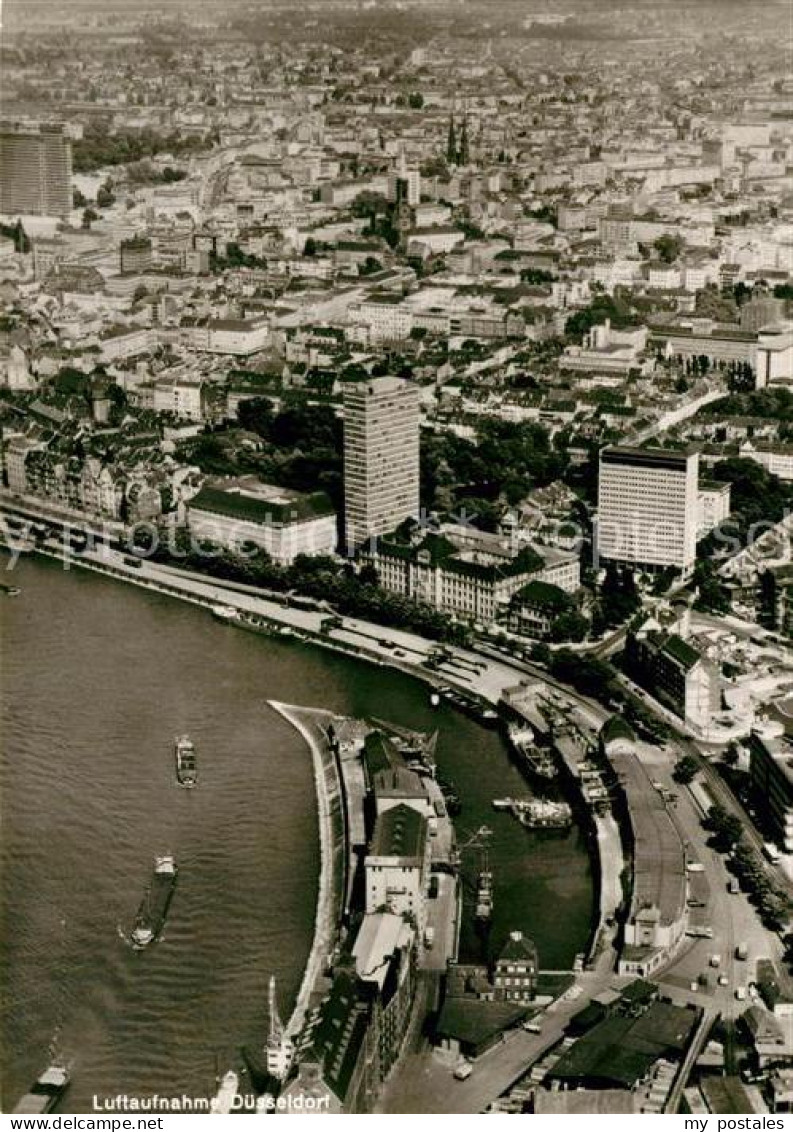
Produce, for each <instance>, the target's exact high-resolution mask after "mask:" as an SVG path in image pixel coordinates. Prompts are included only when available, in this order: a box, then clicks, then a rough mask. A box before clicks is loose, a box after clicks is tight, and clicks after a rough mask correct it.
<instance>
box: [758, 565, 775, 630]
mask: <svg viewBox="0 0 793 1132" xmlns="http://www.w3.org/2000/svg"><path fill="white" fill-rule="evenodd" d="M777 589H778V587H777V580H776V574H775V573H774V571H773V570H763V572H762V574H761V575H760V617H759V620H760V624H761V625H765V627H766V628H767V629H776V627H777V623H778V617H777V604H778V597H777Z"/></svg>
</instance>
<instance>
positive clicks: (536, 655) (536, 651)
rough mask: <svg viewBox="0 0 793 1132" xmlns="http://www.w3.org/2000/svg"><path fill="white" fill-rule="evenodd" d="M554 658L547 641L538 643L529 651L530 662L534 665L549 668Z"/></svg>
mask: <svg viewBox="0 0 793 1132" xmlns="http://www.w3.org/2000/svg"><path fill="white" fill-rule="evenodd" d="M552 656H553V654H552V652H551V650H550V648H549V647H548V645H546V643H545V641H536V642H535V644H533V645H532V646H531V648H530V649H529V660H530V661H532V663H533V664H542V665H545V666H547V665H549V664H550V663H551V659H552Z"/></svg>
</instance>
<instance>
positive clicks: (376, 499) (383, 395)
mask: <svg viewBox="0 0 793 1132" xmlns="http://www.w3.org/2000/svg"><path fill="white" fill-rule="evenodd" d="M344 506H345V537H346V543H347V547H348V549H353V548H354V547H357V546H360V545H361V543H363V542H365V541H366V540H367V539H369V538H371V537H372V536H375V535H381V534H384V533H385V532H387V531H392V530H393V529H394V528H395V527H397V526H398V525H399V524H400V523H401V522H402V521H403V520H404V519H407V518H409V517H410V516H414V515H418V512H419V391H418V388H417V387H416V386H415V385H411V384H410V383H409V382H407V381H403V380H401V379H400V378H396V377H377V378H371V379H369V380H366V381H360V382H355V383H351V384H349V385H348V386H347V387H346V388H345V391H344Z"/></svg>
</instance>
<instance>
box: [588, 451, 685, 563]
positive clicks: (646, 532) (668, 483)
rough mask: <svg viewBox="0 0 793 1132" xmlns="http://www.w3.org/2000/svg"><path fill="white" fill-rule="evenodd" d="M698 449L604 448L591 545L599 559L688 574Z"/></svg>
mask: <svg viewBox="0 0 793 1132" xmlns="http://www.w3.org/2000/svg"><path fill="white" fill-rule="evenodd" d="M698 480H699V453H698V452H697V451H696V450H694V449H686V450H685V451H676V450H674V449H668V448H627V447H626V448H619V447H616V448H604V449H603V451H602V452H601V453H600V476H599V480H598V519H597V538H596V546H597V553H598V558H599V559H600V560H601V561H602V562H616V563H619V564H621V565H625V566H630V567H635V568H637V569H641V570H661V569H663V568H664V567H667V566H671V567H674V568H675V569H677V570H679V571H680V572H681V573H683V574H688V573H689V572H690V571H691V569H692V568H693V565H694V559H695V557H696V552H697V502H698Z"/></svg>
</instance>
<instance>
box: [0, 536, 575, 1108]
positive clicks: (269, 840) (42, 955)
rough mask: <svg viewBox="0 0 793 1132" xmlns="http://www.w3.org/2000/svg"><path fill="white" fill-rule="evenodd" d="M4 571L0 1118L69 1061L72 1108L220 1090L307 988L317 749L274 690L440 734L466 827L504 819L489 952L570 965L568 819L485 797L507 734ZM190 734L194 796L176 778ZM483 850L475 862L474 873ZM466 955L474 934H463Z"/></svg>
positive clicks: (514, 781)
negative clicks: (528, 817)
mask: <svg viewBox="0 0 793 1132" xmlns="http://www.w3.org/2000/svg"><path fill="white" fill-rule="evenodd" d="M3 580H4V581H6V582H9V581H11V582H13V583H15V584H17V585H19V586H21V588H22V592H21V593H20V594H19V595H18V596H16V597H9V596H7V595H4V594H0V625H1V626H2V644H3V651H2V819H3V821H2V842H1V844H0V849H1V863H2V934H1V935H0V970H2V972H3V974H2V979H3V992H2V1019H1V1026H2V1029H1V1032H0V1045H1V1048H2V1050H3V1055H4V1056H3V1061H4V1075H3V1088H2V1097H3V1104H2V1109H3V1111H6V1112H7V1111H8V1110H9V1108H10V1107H11V1106H12V1105H13V1104H14V1103H15V1101H16V1100H17V1099H18V1097H19V1096H20V1095H21V1094H22V1093H24V1092H25V1091H26V1089H27V1088H28V1087H29V1086H30V1084H31V1083H32V1081H33V1080H34V1078H35V1077H36V1076H37V1075H38V1073H39V1072H40V1071H41V1070H42V1068H44V1066H45V1065H46V1064H47V1061H48V1057H49V1053H48V1050H49V1047H50V1044H51V1043H52V1042H53V1039H56V1046H57V1049H58V1052H59V1053H60V1055H62V1056H63V1057H65V1058H66V1059H67V1060H68V1061H69V1062H70V1063H71V1065H72V1085H71V1087H70V1089H69V1092H68V1093H67V1095H66V1098H65V1099H64V1101H63V1102H62V1104H61V1109H60V1111H64V1112H90V1111H91V1106H92V1101H93V1097H94V1096H95V1095H96V1096H97V1097H99V1098H105V1097H112V1096H115V1095H116V1094H118V1093H125V1094H127V1095H129V1096H132V1095H134V1096H141V1097H143V1096H148V1095H150V1094H152V1093H154V1092H157V1093H159V1094H160V1095H161V1096H162V1095H166V1096H174V1095H181V1094H182V1093H183V1092H184V1093H187V1094H191V1095H207V1094H208V1093H209V1092H211V1090H212V1088H213V1083H214V1076H215V1069H216V1064H217V1065H219V1067H220V1070H221V1071H224V1070H225V1069H226V1068H228V1067H229V1066H230V1065H232V1064H237V1062H238V1050H239V1047H240V1046H241V1045H245V1044H248V1045H252V1046H254V1047H256V1046H259V1045H261V1043H262V1042H263V1040H264V1038H265V1036H266V1030H267V1003H266V998H267V981H268V978H269V976H270V974H271V973H272V974H275V975H276V977H277V979H278V992H279V1002H280V1006H281V1012H282V1014H283V1015H284V1016H285V1017H286V1016H288V1014H289V1012H290V1010H291V1008H292V1005H293V1002H294V998H295V996H296V993H297V990H298V987H299V984H300V979H301V975H302V969H303V965H304V964H305V961H306V958H307V955H308V951H309V948H310V946H311V937H312V930H313V921H314V911H315V901H316V895H317V874H318V868H319V844H318V832H317V821H316V801H315V794H314V785H313V776H312V767H311V757H310V753H309V751H308V749H307V748H306V747H305V745H304V743H303V741H302V739H301V738H300V736H299V735H298V734H297V732H295V731H294V730H293V729H292V728H291V727H290V726H289V724H287V723H286V721H285V720H283V719H282V718H281V717H280V716H278V715H277V714H276V713H275V712H274V711H272V710H271V709H270V708H269V707H268V705H267V703H266V701H267V700H268V699H270V698H272V699H278V700H283V701H286V702H291V703H298V704H305V705H310V706H316V707H323V708H329V709H331V710H335V711H339V712H343V713H345V714H349V715H360V716H363V715H367V714H372V715H376V716H379V717H381V718H388V719H390V720H393V721H394V722H396V723H401V724H403V725H406V726H414V727H419V728H430V727H438V728H439V729H440V738H439V743H438V752H437V754H438V764H439V768H440V770H441V772H442V773H443V774H444V776H445V777H447V778H449V779H451V780H452V781H453V782H454V784H455V786H456V787H457V789H458V792H459V794H460V796H461V798H462V801H463V812H462V814H461V815H460V818H459V819H458V828H459V835H460V839H461V840H463V841H464V840H465V838H466V836H467V835H468V833H470V832H473V831H474V830H476V829H477V828H478V827H479V826H480V825H481V824H482V823H484V822H487V823H488V824H489V825H490V827H491V828H492V830H493V836H492V841H491V851H490V858H491V863H492V866H493V869H494V872H495V914H494V919H493V928H492V933H491V936H490V939H489V941H487V945H486V946H487V947H488V948H489V949H490V950H491V951H492V950H497V948H498V947H499V946H500V945H501V944H502V943H503V941H504V939H505V938H506V935H507V933H508V931H510V930H511V929H514V928H520V929H522V930H523V931H525V932H527V933H529V934H531V935H532V936H533V938H534V939H535V941H536V942H537V945H538V947H539V951H540V961H541V964H542V966H544V967H550V968H558V967H565V966H569V965H570V964H571V962H572V959H573V957H574V955H575V953H576V952H577V951H580V950H582V948H583V947H584V945H585V942H586V939H587V935H588V932H589V928H590V923H591V916H592V899H593V897H592V882H591V876H590V868H589V861H588V856H587V852H586V846H585V843H584V841H583V838H582V836H581V835H580V833H579V832H578V831H577V830H573V831H571V832H570V833H569V834H562V835H558V834H546V835H542V834H538V835H532V834H530V833H527V832H526V831H525V830H523V829H522V828H521V827H520V826H518V824H517V823H516V822H514V820H513V819H512V818H510V817H509V816H508V815H505V814H500V813H494V812H493V810H492V808H491V801H492V799H493V798H494V797H498V796H501V795H505V794H515V793H516V792H518V791H521V790H522V789H523V786H522V780H521V777H520V774H519V772H518V771H517V770H516V768H515V767H514V766H513V765H512V764H511V762H510V761H509V758H508V755H507V753H506V750H505V748H504V745H503V743H502V741H501V739H500V737H499V735H498V734H497V733H495V732H492V731H487V730H485V729H483V728H482V727H480V726H479V725H478V724H476V723H474V722H472V721H471V720H469V719H467V718H465V717H463V716H461V715H460V714H459V713H457V712H456V711H454V710H453V709H451V708H449V707H446V706H442V707H440V708H439V709H437V710H433V709H432V708H431V707H430V705H429V703H428V699H427V692H426V688H425V687H424V685H422V684H421V682H419V681H417V680H414V679H412V678H410V677H407V676H404V675H402V674H400V673H394V672H393V671H390V670H388V669H386V668H380V667H376V666H372V665H368V664H365V663H363V662H358V661H355V660H352V659H347V658H345V657H340V656H337V655H335V654H330V653H325V652H323V651H321V650H319V649H315V648H310V647H307V646H305V645H302V644H299V643H294V642H288V641H281V640H269V639H267V638H264V637H260V636H256V635H253V634H250V633H246V632H242V631H240V630H236V629H233V628H230V627H227V626H224V625H221V624H219V623H217V622H215V621H213V620H212V619H211V617H210V616H209V614H208V613H207V612H206V611H205V610H201V609H197V608H195V607H193V606H190V605H186V604H183V603H181V602H178V601H175V600H172V599H170V598H166V597H161V596H159V595H155V594H151V593H148V592H146V591H143V590H140V589H137V588H135V587H132V586H124V585H121V584H119V583H117V582H113V581H110V580H107V579H105V578H102V577H99V576H97V575H96V574H92V573H89V572H87V571H81V570H72V571H69V572H66V571H64V570H63V569H62V567H61V566H60V565H59V564H58V563H55V562H51V561H46V560H41V559H34V558H27V559H25V560H24V561H23V562H22V563H20V565H19V566H18V567H17V569H16V570H15V571H14V572H13V574H11V573H5V572H4V574H3ZM185 731H186V732H189V733H190V735H191V736H192V737H193V739H194V740H195V742H196V745H197V749H198V756H199V785H198V787H197V789H195V790H193V791H185V790H181V789H179V788H178V787H177V785H176V783H175V779H174V766H173V740H174V736H175V735H176V734H178V733H180V732H185ZM166 851H172V852H173V853H175V855H176V857H177V860H178V862H179V866H180V875H179V880H178V884H177V888H176V892H175V896H174V899H173V903H172V905H171V910H170V914H169V917H168V922H167V925H166V929H165V933H164V937H163V939H162V940H161V941H160V943H159V944H157V945H156V946H154V947H151V948H150V949H148V950H146V951H144V952H133V951H131V950H130V949H129V948H128V947H127V945H126V944H125V943H124V941H123V939H122V938H121V937H120V934H119V927H120V928H121V929H123V930H129V928H130V926H131V923H132V921H133V919H134V915H135V912H136V909H137V906H138V904H139V902H140V899H141V897H142V894H143V891H144V889H145V886H146V884H147V882H148V880H149V875H150V870H151V867H152V861H153V857H154V855H155V854H157V853H162V852H166ZM477 867H478V862H477V859H476V857H475V856H474V855H473V854H470V855H469V856H468V857H467V858H466V859H464V875H465V876H466V878H467V880H468V883H469V885H470V884H472V883H473V879H474V878H475V874H476V869H477ZM462 944H463V957H474V956H475V955H477V954H480V953H481V951H482V947H483V941H482V940H481V939H480V938H479V937H478V936H477V935H476V933H475V932H474V931H473V929H472V928H471V927H469V926H466V927H465V928H464V931H463V937H462Z"/></svg>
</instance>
